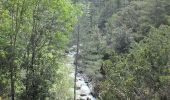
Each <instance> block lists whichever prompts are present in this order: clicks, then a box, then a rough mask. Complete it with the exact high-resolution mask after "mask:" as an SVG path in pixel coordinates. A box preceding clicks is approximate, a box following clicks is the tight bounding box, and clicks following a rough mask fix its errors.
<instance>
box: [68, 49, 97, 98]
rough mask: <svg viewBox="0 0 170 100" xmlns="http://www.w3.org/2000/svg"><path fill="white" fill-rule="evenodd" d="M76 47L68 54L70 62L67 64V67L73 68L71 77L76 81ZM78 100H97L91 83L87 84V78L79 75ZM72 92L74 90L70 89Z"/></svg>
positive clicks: (77, 83) (77, 85) (77, 84)
mask: <svg viewBox="0 0 170 100" xmlns="http://www.w3.org/2000/svg"><path fill="white" fill-rule="evenodd" d="M75 47H76V46H73V47H72V48H70V52H69V53H68V54H67V56H68V59H69V61H68V62H67V65H68V66H69V67H71V69H72V72H71V73H70V77H71V78H72V79H73V81H74V75H75V65H74V64H73V63H74V59H75V57H74V55H75V54H76V52H75V51H72V50H73V49H75ZM76 79H77V81H76V88H77V89H76V100H96V99H95V98H94V97H93V96H92V95H91V92H92V90H91V89H92V87H89V86H92V85H91V84H90V83H89V82H87V81H86V82H85V76H84V75H82V74H80V73H78V74H77V76H76ZM70 90H71V91H72V92H74V88H71V89H70Z"/></svg>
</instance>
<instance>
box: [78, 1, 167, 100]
mask: <svg viewBox="0 0 170 100" xmlns="http://www.w3.org/2000/svg"><path fill="white" fill-rule="evenodd" d="M82 2H83V3H84V4H85V5H86V7H85V8H86V9H85V13H84V16H83V17H82V18H81V21H80V23H81V24H80V25H81V26H80V27H81V34H80V35H81V36H80V38H81V39H80V40H81V41H80V42H81V44H82V46H81V54H80V58H81V59H80V62H79V64H80V68H81V69H80V70H79V71H80V72H83V73H86V74H87V75H88V76H89V77H90V78H91V79H92V80H93V82H94V83H95V88H94V93H95V95H96V96H97V97H98V98H99V99H101V100H169V99H170V95H169V94H170V53H169V50H170V39H169V38H170V26H169V25H170V1H169V0H86V1H82Z"/></svg>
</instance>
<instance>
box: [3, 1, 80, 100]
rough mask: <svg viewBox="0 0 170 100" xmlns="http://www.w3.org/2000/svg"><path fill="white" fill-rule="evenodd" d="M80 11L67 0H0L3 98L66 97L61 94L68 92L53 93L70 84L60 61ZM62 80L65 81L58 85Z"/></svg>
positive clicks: (64, 89)
mask: <svg viewBox="0 0 170 100" xmlns="http://www.w3.org/2000/svg"><path fill="white" fill-rule="evenodd" d="M80 12H81V10H80V7H79V6H78V5H75V4H73V3H72V2H71V1H70V0H52V1H51V0H12V1H6V0H1V1H0V69H1V70H0V97H2V99H9V98H8V96H10V97H11V99H12V100H13V99H17V100H23V99H27V100H39V99H41V100H46V99H49V98H52V99H53V100H58V98H57V97H60V98H59V99H63V100H67V99H68V98H64V97H67V95H68V94H69V93H68V92H69V91H68V92H67V93H66V94H58V93H56V92H57V91H61V90H62V88H61V86H62V85H63V86H64V88H63V93H64V92H65V91H66V89H68V88H69V87H70V85H69V84H68V82H67V81H68V80H69V79H68V77H66V76H68V71H67V69H64V68H62V67H63V66H62V67H61V64H60V63H62V62H63V61H62V60H61V58H63V57H64V56H63V53H64V52H63V51H64V48H65V46H66V44H67V43H68V38H69V33H70V32H71V31H72V30H73V26H74V25H75V24H76V22H77V16H78V14H79V13H80ZM64 67H65V66H64ZM61 69H62V70H61ZM59 70H61V72H59ZM61 73H62V74H61ZM64 75H66V76H64ZM64 81H66V82H67V83H66V84H65V85H64V84H62V85H61V83H60V82H64ZM56 84H57V85H56ZM54 85H56V86H55V87H53V86H54ZM52 89H54V90H55V91H56V92H55V95H54V94H53V93H52V92H51V90H52ZM62 97H63V98H62Z"/></svg>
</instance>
